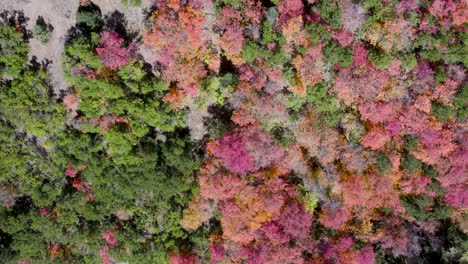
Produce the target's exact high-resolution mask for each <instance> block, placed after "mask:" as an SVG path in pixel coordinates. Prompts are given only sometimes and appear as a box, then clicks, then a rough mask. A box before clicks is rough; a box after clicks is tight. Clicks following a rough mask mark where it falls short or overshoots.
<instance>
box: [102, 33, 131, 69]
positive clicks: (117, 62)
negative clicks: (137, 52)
mask: <svg viewBox="0 0 468 264" xmlns="http://www.w3.org/2000/svg"><path fill="white" fill-rule="evenodd" d="M123 42H124V40H123V39H122V38H120V37H119V35H118V34H117V33H116V32H114V31H102V32H101V39H100V40H99V44H100V46H101V47H100V48H96V52H97V55H98V56H99V59H100V60H101V62H102V64H104V65H105V66H107V67H109V68H111V69H113V70H115V69H118V68H120V67H122V66H124V65H125V64H127V63H128V61H129V60H130V59H131V58H132V57H133V56H134V49H135V47H134V46H133V45H132V44H130V45H129V46H128V47H122V44H123Z"/></svg>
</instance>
